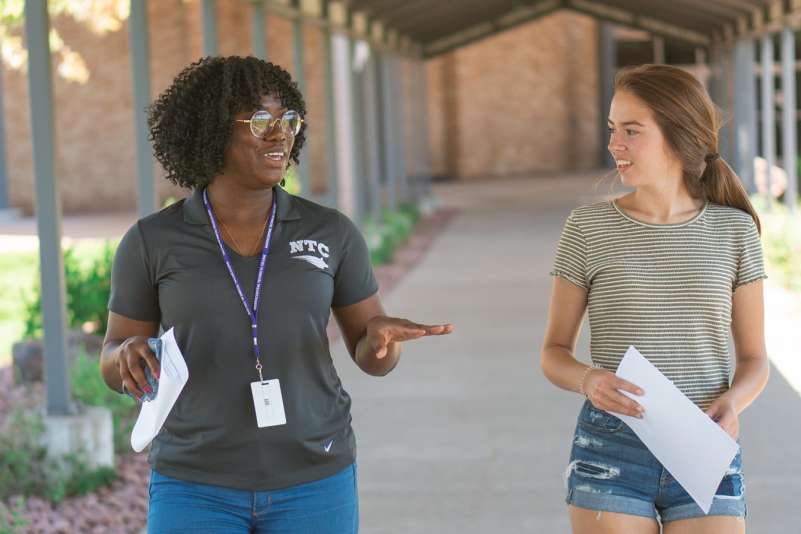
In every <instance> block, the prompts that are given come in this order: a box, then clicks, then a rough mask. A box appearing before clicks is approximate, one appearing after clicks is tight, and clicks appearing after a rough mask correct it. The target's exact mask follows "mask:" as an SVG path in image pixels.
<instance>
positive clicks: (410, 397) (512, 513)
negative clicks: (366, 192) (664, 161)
mask: <svg viewBox="0 0 801 534" xmlns="http://www.w3.org/2000/svg"><path fill="white" fill-rule="evenodd" d="M601 174H602V173H601V172H598V173H593V174H587V175H580V176H575V175H574V176H569V175H568V176H554V177H548V178H541V179H538V180H519V181H508V182H503V183H502V184H497V183H494V182H493V183H492V184H491V185H490V184H485V183H475V184H454V185H447V186H440V187H438V189H437V191H436V193H437V195H438V196H439V197H440V198H441V199H442V200H443V201H444V203H445V204H446V205H449V206H457V207H460V208H462V212H461V214H460V215H458V216H457V217H456V218H455V219H454V220H453V221H452V222H451V224H450V226H449V227H448V229H446V230H445V232H444V233H443V234H442V235H441V236H440V238H439V239H438V241H437V242H435V243H434V245H433V246H432V248H431V249H430V251H429V253H428V256H427V257H426V258H425V259H424V261H423V262H422V263H421V264H420V265H419V266H418V267H417V269H416V270H415V271H413V272H412V273H410V274H409V275H408V276H407V278H406V279H404V280H403V281H402V282H401V284H400V285H399V286H397V287H396V289H395V290H394V291H393V292H392V293H391V294H390V295H388V296H387V297H386V304H387V309H388V311H389V313H391V314H394V315H398V316H404V317H406V316H408V317H411V318H413V319H415V320H420V321H432V322H436V321H451V322H453V323H454V324H455V325H456V331H455V333H454V334H452V335H450V336H447V337H444V338H432V339H427V340H424V341H422V342H417V343H409V344H407V345H406V346H405V348H404V351H405V352H404V355H403V357H402V361H401V363H400V365H399V366H398V368H397V369H396V370H395V371H394V372H393V373H392V374H390V375H389V376H387V377H385V378H382V379H375V378H371V377H368V376H366V375H364V374H362V373H361V372H360V371H359V370H358V369H357V368H356V366H355V365H353V364H352V363H351V362H350V361H349V357H348V356H347V354H346V351H345V350H344V347H343V346H342V345H341V344H339V345H338V346H337V348H336V355H335V360H336V363H337V368H338V370H339V372H340V374H341V376H342V379H343V383H344V386H345V388H346V389H347V390H348V391H349V392H350V394H351V396H352V397H353V419H354V428H355V430H356V434H357V436H358V443H359V473H360V475H359V478H360V481H359V483H360V494H361V510H362V512H361V513H362V526H363V531H364V532H366V533H369V534H394V533H398V532H403V533H406V534H414V533H420V534H423V533H426V534H428V533H433V532H436V533H437V534H450V533H453V534H456V533H458V534H466V533H487V532H490V533H514V534H518V533H528V532H530V533H551V532H553V533H557V532H567V531H568V526H567V525H568V523H567V516H566V514H565V509H564V505H563V499H564V489H563V488H564V486H563V481H562V473H563V472H564V468H565V466H566V464H567V456H568V453H569V449H568V447H569V445H570V439H571V436H572V431H573V427H574V424H575V418H576V415H577V413H578V409H579V406H580V403H581V400H580V398H579V396H578V395H575V394H570V393H567V392H564V391H561V390H558V389H556V388H555V387H554V386H552V385H551V384H550V383H548V382H547V381H546V380H545V378H544V377H543V376H542V374H541V373H540V371H539V363H538V352H539V346H540V345H541V343H542V336H543V331H544V327H545V319H546V313H547V306H548V302H547V299H548V295H549V291H550V283H551V282H550V277H549V276H548V271H549V270H550V265H551V261H552V257H553V254H554V251H555V247H556V242H557V240H558V238H559V233H560V231H561V227H562V224H563V222H564V219H565V218H566V217H567V215H568V213H569V211H570V209H572V208H573V207H575V206H577V205H579V204H585V203H589V202H594V201H596V200H599V199H601V198H603V194H604V193H608V192H609V181H606V182H604V183H602V184H600V185H597V186H596V182H597V178H598V177H599V176H601ZM783 320H790V319H789V318H783V317H781V316H777V315H775V314H774V310H773V309H772V307H771V301H770V299H769V300H768V322H769V323H773V324H774V325H776V326H780V325H777V323H778V322H781V321H783ZM796 321H797V317H796ZM786 326H788V327H789V323H788V324H787V325H786ZM795 330H796V331H797V328H796V329H795ZM781 331H782V330H781V328H778V329H772V330H771V329H769V332H768V348H769V352H771V357H772V358H776V359H777V360H778V359H780V358H781V357H782V356H785V357H789V356H791V354H789V353H788V354H786V355H784V354H780V353H779V352H780V350H784V351H789V350H790V347H791V346H794V347H798V346H799V342H801V339H798V340H796V341H795V342H794V343H791V341H792V340H790V339H784V338H783V337H781V336H791V335H797V334H787V333H784V334H781ZM784 331H785V332H790V331H791V329H789V328H787V329H786V330H784ZM588 334H589V332H588V331H587V328H586V326H585V328H584V330H583V332H582V336H581V338H580V341H579V349H578V354H579V355H581V356H583V357H586V356H587V355H588V353H589V350H588V342H589V337H588ZM782 345H783V346H785V347H787V348H786V349H780V347H781V346H782ZM796 350H797V349H796ZM788 378H793V377H785V376H783V375H782V374H781V373H780V372H779V371H778V370H777V369H776V367H775V366H774V368H773V369H772V376H771V381H770V383H769V385H768V388H767V389H766V391H765V392H764V393H763V395H762V396H761V397H760V398H759V399H758V401H757V402H756V403H755V404H754V405H753V406H752V407H751V408H750V409H749V410H747V411H746V412H745V414H744V415H743V416H742V419H741V428H742V434H743V437H742V446H743V456H744V464H745V474H746V478H747V483H748V490H747V495H748V513H749V516H748V517H749V519H748V532H749V533H752V534H773V533H777V532H788V533H789V532H797V531H798V525H799V524H801V511H799V509H798V506H797V499H796V496H797V495H798V494H799V492H801V480H799V478H798V473H801V457H799V455H798V443H799V442H801V419H799V418H798V413H799V411H801V396H799V393H798V392H797V391H795V390H794V389H793V387H791V385H790V384H789V383H788ZM794 378H795V379H796V380H797V379H798V378H799V377H794ZM797 383H798V382H797V381H796V384H797ZM796 387H797V386H796Z"/></svg>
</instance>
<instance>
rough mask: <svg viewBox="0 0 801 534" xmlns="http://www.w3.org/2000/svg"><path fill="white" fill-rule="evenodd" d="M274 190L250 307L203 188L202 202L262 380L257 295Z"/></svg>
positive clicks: (270, 226) (269, 235) (272, 219)
mask: <svg viewBox="0 0 801 534" xmlns="http://www.w3.org/2000/svg"><path fill="white" fill-rule="evenodd" d="M275 203H276V200H275V191H273V205H272V207H271V208H270V222H269V224H268V226H267V237H266V238H265V240H264V247H263V248H262V250H261V261H260V262H259V274H258V275H256V293H255V295H253V306H252V307H251V305H250V303H249V302H248V299H246V298H245V292H244V291H242V284H241V283H240V282H239V278H237V277H236V273H235V272H234V266H233V264H232V263H231V256H230V255H229V254H228V250H226V248H225V246H224V245H223V240H222V238H221V237H220V230H219V228H218V227H217V220H216V219H215V218H214V213H213V212H212V209H211V204H210V203H209V196H208V193H207V190H206V189H204V190H203V204H204V205H205V206H206V213H208V214H209V220H210V221H211V227H212V229H213V230H214V237H216V238H217V244H218V245H219V246H220V252H222V256H223V261H225V266H226V267H227V268H228V274H230V275H231V280H233V281H234V287H236V292H237V293H239V298H240V299H242V304H243V305H244V306H245V311H246V312H247V314H248V317H250V330H251V334H252V336H253V354H254V355H255V356H256V371H258V372H259V379H260V380H261V381H262V382H264V377H263V376H262V373H261V369H262V365H261V350H260V349H259V335H258V332H259V321H258V318H259V295H261V286H262V281H263V280H264V267H265V265H267V255H268V254H269V253H270V241H271V238H272V236H273V223H274V222H275V211H276V210H275V207H276V206H275Z"/></svg>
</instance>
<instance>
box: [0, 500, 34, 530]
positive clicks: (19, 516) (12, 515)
mask: <svg viewBox="0 0 801 534" xmlns="http://www.w3.org/2000/svg"><path fill="white" fill-rule="evenodd" d="M24 510H25V498H24V497H17V498H15V499H13V502H11V503H9V504H5V503H3V502H2V501H0V534H15V533H16V532H19V531H20V530H22V528H24V527H26V526H28V525H29V524H30V521H28V520H27V519H26V518H25V516H24V515H23V511H24Z"/></svg>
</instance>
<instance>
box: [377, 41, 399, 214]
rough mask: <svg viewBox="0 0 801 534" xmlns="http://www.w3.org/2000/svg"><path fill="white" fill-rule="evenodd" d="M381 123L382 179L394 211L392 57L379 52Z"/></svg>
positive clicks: (390, 208) (395, 196)
mask: <svg viewBox="0 0 801 534" xmlns="http://www.w3.org/2000/svg"><path fill="white" fill-rule="evenodd" d="M380 67H381V107H382V110H383V111H382V113H381V119H382V120H381V125H382V130H383V132H382V135H383V139H382V141H383V142H382V146H383V149H384V180H385V188H386V199H387V208H388V209H389V210H390V211H395V210H396V209H397V207H398V162H397V156H398V152H397V150H396V145H397V136H398V132H397V128H396V126H395V121H396V118H395V104H396V101H395V96H394V91H393V76H392V57H391V56H390V55H389V53H383V54H381V59H380Z"/></svg>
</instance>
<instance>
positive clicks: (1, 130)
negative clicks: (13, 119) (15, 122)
mask: <svg viewBox="0 0 801 534" xmlns="http://www.w3.org/2000/svg"><path fill="white" fill-rule="evenodd" d="M4 109H5V108H4V107H3V59H2V58H0V212H2V211H3V210H6V209H8V207H9V202H8V172H7V170H8V168H7V165H6V121H5V118H4V114H3V110H4Z"/></svg>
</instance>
